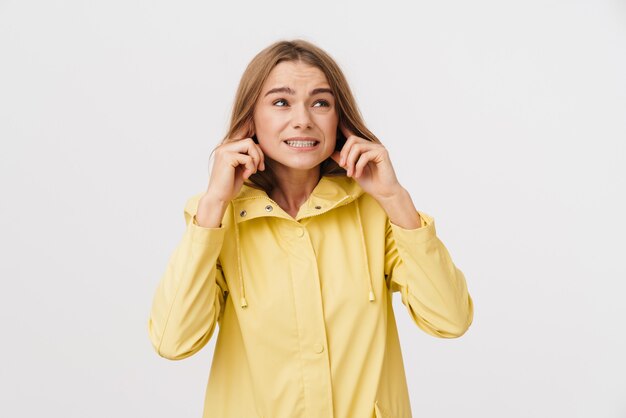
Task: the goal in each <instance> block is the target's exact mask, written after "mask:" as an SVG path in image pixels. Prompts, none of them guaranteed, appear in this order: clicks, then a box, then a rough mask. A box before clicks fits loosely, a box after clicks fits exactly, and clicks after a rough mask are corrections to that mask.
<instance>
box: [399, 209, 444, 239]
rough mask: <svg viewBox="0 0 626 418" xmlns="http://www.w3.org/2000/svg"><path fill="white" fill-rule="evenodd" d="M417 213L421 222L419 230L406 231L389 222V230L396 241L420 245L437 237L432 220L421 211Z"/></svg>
mask: <svg viewBox="0 0 626 418" xmlns="http://www.w3.org/2000/svg"><path fill="white" fill-rule="evenodd" d="M417 213H418V215H419V217H420V220H421V222H422V226H420V227H419V228H414V229H406V228H402V227H401V226H399V225H396V224H394V223H393V222H391V221H389V223H390V225H391V230H392V231H393V236H394V238H396V240H402V241H404V242H412V243H416V244H422V243H425V242H427V241H429V240H430V239H431V238H433V237H435V236H436V235H437V232H436V231H435V220H434V218H433V217H432V216H430V215H428V214H426V213H424V212H421V211H417Z"/></svg>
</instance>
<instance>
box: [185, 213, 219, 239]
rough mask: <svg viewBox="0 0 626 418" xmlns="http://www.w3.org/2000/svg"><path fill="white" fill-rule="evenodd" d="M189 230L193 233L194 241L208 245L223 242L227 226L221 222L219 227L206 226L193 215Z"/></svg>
mask: <svg viewBox="0 0 626 418" xmlns="http://www.w3.org/2000/svg"><path fill="white" fill-rule="evenodd" d="M187 232H188V233H189V234H191V240H192V241H193V242H194V243H198V244H204V245H208V244H215V243H216V242H218V243H221V242H223V241H224V236H225V232H226V228H224V226H223V225H221V224H220V226H219V227H217V228H205V227H203V226H200V225H198V224H197V223H196V215H193V218H192V219H191V222H189V225H188V227H187Z"/></svg>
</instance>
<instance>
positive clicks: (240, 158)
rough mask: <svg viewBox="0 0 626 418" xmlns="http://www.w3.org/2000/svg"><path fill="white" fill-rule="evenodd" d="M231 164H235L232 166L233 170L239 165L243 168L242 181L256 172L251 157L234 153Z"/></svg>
mask: <svg viewBox="0 0 626 418" xmlns="http://www.w3.org/2000/svg"><path fill="white" fill-rule="evenodd" d="M233 162H235V163H236V164H234V165H233V167H235V168H237V166H239V165H242V166H245V170H244V172H243V174H242V175H243V178H244V179H247V178H248V177H250V176H251V175H252V174H253V173H254V172H255V171H256V169H255V165H254V161H252V157H250V156H249V155H245V154H239V153H236V154H235V155H234V157H233Z"/></svg>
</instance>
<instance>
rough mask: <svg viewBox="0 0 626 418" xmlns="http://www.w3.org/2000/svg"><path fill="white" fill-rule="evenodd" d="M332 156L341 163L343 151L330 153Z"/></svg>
mask: <svg viewBox="0 0 626 418" xmlns="http://www.w3.org/2000/svg"><path fill="white" fill-rule="evenodd" d="M330 158H332V159H333V160H334V161H335V162H336V163H337V164H339V161H340V160H341V153H340V152H339V151H335V152H333V153H332V154H331V155H330Z"/></svg>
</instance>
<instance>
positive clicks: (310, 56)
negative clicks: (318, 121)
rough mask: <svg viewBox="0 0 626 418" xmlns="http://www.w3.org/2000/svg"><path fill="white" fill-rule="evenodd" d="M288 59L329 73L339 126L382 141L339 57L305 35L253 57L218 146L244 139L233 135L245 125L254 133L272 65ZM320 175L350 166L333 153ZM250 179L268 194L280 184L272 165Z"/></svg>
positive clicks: (334, 173) (342, 171)
mask: <svg viewBox="0 0 626 418" xmlns="http://www.w3.org/2000/svg"><path fill="white" fill-rule="evenodd" d="M285 61H300V62H304V63H306V64H308V65H311V66H314V67H317V68H319V69H320V70H321V71H322V72H323V73H324V75H325V76H326V79H327V80H328V84H329V85H330V88H331V90H332V91H333V94H334V96H335V103H336V106H335V109H336V111H337V116H338V127H339V126H341V124H343V125H344V126H346V127H347V128H348V129H349V130H350V131H352V132H353V133H354V134H355V135H357V136H359V137H361V138H364V139H366V140H368V141H372V142H376V143H381V142H380V140H379V139H378V138H377V137H376V136H375V135H374V134H373V133H372V132H370V130H369V129H367V127H366V126H365V122H364V121H363V117H362V115H361V112H360V111H359V109H358V106H357V104H356V101H355V99H354V96H353V95H352V91H351V90H350V86H349V85H348V81H347V80H346V77H345V76H344V74H343V72H342V71H341V69H340V68H339V65H337V63H336V62H335V60H334V59H333V58H332V57H331V56H330V55H329V54H328V53H327V52H325V51H324V50H322V49H321V48H319V47H317V46H315V45H314V44H312V43H310V42H308V41H305V40H302V39H295V40H291V41H286V40H283V41H278V42H275V43H273V44H271V45H270V46H268V47H266V48H265V49H263V50H262V51H261V52H259V53H258V54H257V55H256V56H255V57H254V58H253V59H252V61H250V63H249V64H248V66H247V67H246V69H245V71H244V73H243V75H242V77H241V80H240V82H239V87H238V88H237V93H236V95H235V101H234V104H233V108H232V113H231V118H230V127H229V128H228V131H227V132H226V134H225V135H224V137H223V138H222V140H221V142H220V143H219V144H218V145H217V146H219V145H222V144H224V143H227V142H233V141H239V140H241V139H240V138H231V137H232V136H233V135H234V134H235V133H236V132H239V131H240V130H241V129H246V134H245V137H244V138H246V137H250V136H251V135H252V134H253V132H252V127H253V115H254V107H255V104H256V102H257V100H258V98H259V96H260V95H261V89H262V87H263V84H264V83H265V80H266V79H267V77H268V76H269V74H270V72H271V71H272V69H273V68H274V67H275V66H276V65H277V64H279V63H281V62H285ZM338 131H339V128H338ZM217 146H216V148H217ZM213 152H215V148H214V149H213V151H212V152H211V155H213ZM320 175H322V176H324V175H328V176H342V175H343V176H345V175H346V170H345V169H343V168H342V167H340V166H339V164H337V163H336V162H335V161H334V160H333V159H332V158H330V157H329V158H327V159H326V160H325V161H323V162H322V163H321V165H320ZM248 180H249V182H245V184H247V185H248V186H251V187H256V188H260V189H263V190H265V191H266V192H267V193H268V194H269V193H270V191H271V190H272V189H273V188H274V187H275V185H276V177H275V174H274V173H273V172H272V170H271V168H270V167H269V165H266V168H265V170H264V171H257V172H256V173H254V174H252V175H251V176H250V177H249V179H248Z"/></svg>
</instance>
